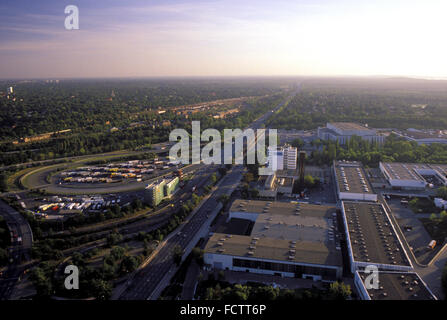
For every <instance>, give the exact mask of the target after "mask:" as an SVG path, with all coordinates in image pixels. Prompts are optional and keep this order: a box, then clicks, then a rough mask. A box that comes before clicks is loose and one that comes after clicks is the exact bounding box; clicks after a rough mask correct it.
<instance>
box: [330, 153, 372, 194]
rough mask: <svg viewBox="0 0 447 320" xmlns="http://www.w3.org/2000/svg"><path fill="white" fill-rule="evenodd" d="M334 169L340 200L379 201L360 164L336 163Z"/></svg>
mask: <svg viewBox="0 0 447 320" xmlns="http://www.w3.org/2000/svg"><path fill="white" fill-rule="evenodd" d="M332 168H333V175H334V179H335V186H336V189H337V196H338V199H340V200H363V201H377V194H375V193H374V192H373V190H372V187H371V184H370V183H369V181H368V179H367V177H366V173H365V170H364V169H363V166H362V164H361V163H360V162H355V161H334V164H333V166H332Z"/></svg>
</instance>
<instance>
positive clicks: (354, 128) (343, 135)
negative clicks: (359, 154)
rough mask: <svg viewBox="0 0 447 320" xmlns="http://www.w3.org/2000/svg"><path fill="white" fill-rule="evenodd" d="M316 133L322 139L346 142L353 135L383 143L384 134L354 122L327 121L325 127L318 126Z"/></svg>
mask: <svg viewBox="0 0 447 320" xmlns="http://www.w3.org/2000/svg"><path fill="white" fill-rule="evenodd" d="M317 135H318V137H319V138H320V139H322V140H334V141H338V142H339V143H340V144H346V143H347V142H348V141H349V140H350V139H351V138H352V137H353V136H357V137H360V138H361V139H363V140H367V141H370V142H374V143H383V142H384V136H383V135H379V134H377V130H375V129H373V128H370V127H368V126H367V125H362V124H359V123H355V122H328V123H327V124H326V127H323V128H322V127H318V129H317Z"/></svg>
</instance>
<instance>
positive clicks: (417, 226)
mask: <svg viewBox="0 0 447 320" xmlns="http://www.w3.org/2000/svg"><path fill="white" fill-rule="evenodd" d="M387 203H388V205H389V206H390V208H391V210H392V212H393V214H394V216H395V217H396V219H397V221H398V223H399V227H400V228H401V230H402V231H403V232H404V234H405V237H406V239H407V241H408V243H409V244H410V246H412V247H413V252H414V254H415V256H416V258H417V259H418V260H419V261H420V262H421V263H423V264H426V263H428V262H429V260H430V259H431V258H432V256H433V254H432V252H431V250H429V249H427V245H428V244H429V242H430V241H431V240H432V239H431V237H430V235H429V233H428V232H427V230H425V227H424V225H423V224H422V222H421V221H420V220H419V218H425V215H424V214H415V213H414V212H413V211H412V210H411V209H410V208H408V207H404V206H402V205H401V204H400V199H398V198H396V199H389V200H387ZM407 226H410V227H412V230H410V231H406V230H405V227H407Z"/></svg>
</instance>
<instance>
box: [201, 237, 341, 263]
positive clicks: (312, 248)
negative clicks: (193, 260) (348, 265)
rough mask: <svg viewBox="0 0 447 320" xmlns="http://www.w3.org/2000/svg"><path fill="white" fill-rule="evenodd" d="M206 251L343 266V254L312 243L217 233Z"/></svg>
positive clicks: (318, 243)
mask: <svg viewBox="0 0 447 320" xmlns="http://www.w3.org/2000/svg"><path fill="white" fill-rule="evenodd" d="M291 250H294V251H291ZM205 252H206V253H216V254H227V255H232V256H240V257H254V258H263V259H271V260H279V261H291V262H301V263H310V264H320V265H323V264H324V265H333V266H340V265H341V255H340V253H339V252H337V251H335V250H331V249H329V248H328V246H327V245H326V244H324V243H321V242H311V241H289V240H281V239H274V238H267V237H266V238H263V237H252V236H240V235H231V236H229V235H225V234H222V233H216V234H214V235H213V236H212V237H211V238H210V240H209V241H208V243H207V245H206V247H205ZM289 257H290V258H289Z"/></svg>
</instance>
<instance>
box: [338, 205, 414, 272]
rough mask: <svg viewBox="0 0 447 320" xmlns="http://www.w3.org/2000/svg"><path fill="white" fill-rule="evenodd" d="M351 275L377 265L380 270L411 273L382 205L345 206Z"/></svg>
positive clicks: (407, 260)
mask: <svg viewBox="0 0 447 320" xmlns="http://www.w3.org/2000/svg"><path fill="white" fill-rule="evenodd" d="M342 213H343V222H344V226H345V232H346V241H347V244H348V255H349V259H350V264H351V271H352V272H353V273H354V272H355V271H356V270H359V269H363V268H364V267H366V266H368V265H375V266H376V267H377V268H379V269H380V270H389V271H401V272H406V271H411V270H412V269H413V267H412V265H411V262H410V260H409V258H408V256H407V253H406V251H405V250H404V248H403V246H402V243H401V241H400V239H399V237H398V235H397V233H396V230H395V229H394V226H393V223H392V222H391V220H390V218H389V216H388V213H387V212H386V210H385V208H384V207H383V205H382V204H381V203H372V202H348V201H343V202H342Z"/></svg>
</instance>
